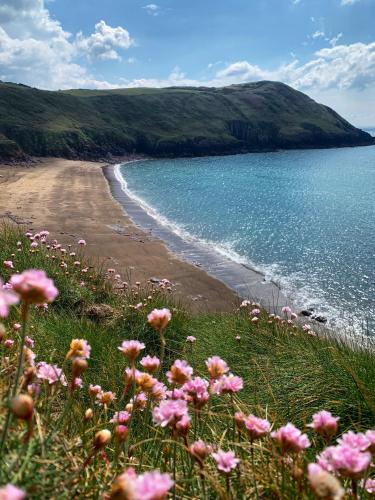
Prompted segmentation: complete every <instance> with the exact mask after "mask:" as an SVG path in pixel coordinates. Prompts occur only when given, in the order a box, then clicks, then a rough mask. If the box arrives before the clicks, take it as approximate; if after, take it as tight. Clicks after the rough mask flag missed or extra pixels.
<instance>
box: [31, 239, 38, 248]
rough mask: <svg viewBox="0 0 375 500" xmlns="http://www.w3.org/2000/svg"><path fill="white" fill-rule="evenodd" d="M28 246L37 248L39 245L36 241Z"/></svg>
mask: <svg viewBox="0 0 375 500" xmlns="http://www.w3.org/2000/svg"><path fill="white" fill-rule="evenodd" d="M30 246H31V248H38V246H39V245H38V243H37V242H36V241H33V242H32V243H31V245H30Z"/></svg>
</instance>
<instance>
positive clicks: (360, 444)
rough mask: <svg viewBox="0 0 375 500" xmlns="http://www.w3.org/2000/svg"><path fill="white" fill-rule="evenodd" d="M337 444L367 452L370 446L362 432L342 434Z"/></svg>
mask: <svg viewBox="0 0 375 500" xmlns="http://www.w3.org/2000/svg"><path fill="white" fill-rule="evenodd" d="M337 442H338V443H339V444H342V445H344V446H349V447H350V448H356V449H358V450H360V451H364V450H367V448H368V447H369V446H370V444H371V443H370V441H369V439H368V438H367V436H366V435H365V434H363V433H362V432H358V433H355V432H353V431H349V432H346V433H345V434H343V435H342V436H341V438H340V439H338V440H337Z"/></svg>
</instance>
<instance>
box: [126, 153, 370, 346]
mask: <svg viewBox="0 0 375 500" xmlns="http://www.w3.org/2000/svg"><path fill="white" fill-rule="evenodd" d="M117 176H118V179H119V180H120V181H121V185H122V189H123V191H124V192H125V193H126V196H127V197H128V198H129V199H130V200H131V201H132V203H133V204H135V205H136V206H137V211H136V212H135V213H136V214H139V213H140V212H144V213H145V214H147V217H148V218H149V219H151V220H152V221H154V222H155V228H157V227H159V228H162V232H161V233H160V231H159V233H158V232H157V231H156V234H157V235H158V234H159V236H160V234H161V237H162V238H163V239H164V240H167V244H168V239H169V240H170V242H171V243H173V241H175V240H174V238H177V237H178V241H179V250H180V253H181V254H183V257H184V258H185V259H186V260H190V261H191V262H193V263H194V264H196V265H202V267H203V268H204V269H206V270H208V271H209V272H210V271H211V274H213V275H215V268H214V267H213V268H211V269H209V263H210V258H207V255H209V256H210V255H211V257H212V259H213V261H215V258H216V260H218V259H219V260H220V259H221V262H223V263H222V264H221V268H220V269H221V271H220V272H221V276H218V277H219V278H220V279H222V280H223V281H226V273H225V272H224V273H223V272H222V266H224V267H225V266H226V265H227V266H228V269H229V268H232V269H233V266H237V270H238V272H237V274H233V273H232V274H231V279H232V281H231V282H229V283H227V284H229V286H232V288H236V287H235V286H234V285H235V284H234V283H233V280H239V281H242V282H244V281H246V277H245V278H244V277H243V276H246V275H244V274H243V273H241V269H242V270H243V272H245V270H248V269H251V270H253V271H255V272H256V273H259V274H260V275H261V276H263V281H264V282H265V283H266V282H272V283H276V284H277V285H278V287H280V289H281V291H282V293H283V294H284V295H285V296H286V297H288V298H289V299H290V300H291V302H292V304H293V307H294V308H295V310H296V311H297V312H298V311H300V310H303V309H309V308H311V309H313V310H314V314H318V315H322V316H324V317H326V318H327V320H328V323H327V324H328V326H330V327H332V328H343V329H346V330H348V331H351V332H355V333H359V334H361V335H363V334H365V335H370V336H375V146H369V147H358V148H340V149H325V150H318V149H316V150H298V151H279V152H273V153H252V154H242V155H233V156H219V157H217V156H212V157H204V158H182V159H152V160H144V161H143V160H141V161H136V162H130V163H126V164H123V165H120V166H117ZM130 215H132V214H130ZM134 218H135V219H137V215H135V217H134ZM138 219H139V220H135V222H136V223H138V224H140V225H141V226H142V221H144V219H142V217H141V218H139V217H138ZM146 229H147V230H151V231H152V229H153V224H152V223H148V225H147V228H146ZM168 235H169V236H168ZM184 244H186V248H185V251H184V248H183V247H184ZM172 247H173V245H172ZM181 247H182V248H181ZM192 248H193V249H194V248H195V249H197V248H201V249H202V253H203V254H204V257H202V262H203V264H202V263H200V262H199V258H200V257H199V256H200V253H199V251H195V250H194V251H192V250H191V249H192ZM172 250H175V249H174V248H172ZM218 256H220V257H218ZM231 266H232V267H231ZM155 273H157V270H155ZM229 275H230V273H228V276H229ZM229 281H230V280H229ZM242 284H243V283H242ZM248 289H249V294H251V286H249V288H248ZM242 295H243V296H244V295H246V294H245V293H242Z"/></svg>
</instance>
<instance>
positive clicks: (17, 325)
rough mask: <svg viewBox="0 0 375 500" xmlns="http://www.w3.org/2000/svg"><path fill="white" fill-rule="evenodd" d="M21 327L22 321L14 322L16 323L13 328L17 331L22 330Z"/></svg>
mask: <svg viewBox="0 0 375 500" xmlns="http://www.w3.org/2000/svg"><path fill="white" fill-rule="evenodd" d="M21 328H22V325H21V323H14V325H13V330H14V331H15V332H18V331H19V330H21Z"/></svg>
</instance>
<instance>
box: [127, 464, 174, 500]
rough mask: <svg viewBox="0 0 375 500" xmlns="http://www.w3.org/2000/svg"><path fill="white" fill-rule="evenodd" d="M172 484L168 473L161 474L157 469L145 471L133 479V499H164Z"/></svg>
mask: <svg viewBox="0 0 375 500" xmlns="http://www.w3.org/2000/svg"><path fill="white" fill-rule="evenodd" d="M173 485H174V482H173V481H172V479H171V478H170V476H169V474H161V473H160V472H159V471H153V472H145V473H144V474H141V475H140V476H138V477H137V479H136V480H135V484H134V493H135V495H134V500H164V499H165V498H167V496H168V491H169V490H170V489H171V488H172V487H173Z"/></svg>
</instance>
